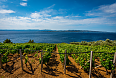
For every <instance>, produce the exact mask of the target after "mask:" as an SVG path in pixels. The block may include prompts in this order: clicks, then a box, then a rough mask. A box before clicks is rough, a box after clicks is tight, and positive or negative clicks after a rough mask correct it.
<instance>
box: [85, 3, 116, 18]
mask: <svg viewBox="0 0 116 78" xmlns="http://www.w3.org/2000/svg"><path fill="white" fill-rule="evenodd" d="M86 15H87V16H102V17H114V16H116V3H114V4H111V5H102V6H99V8H98V9H94V10H91V11H88V13H87V14H86Z"/></svg>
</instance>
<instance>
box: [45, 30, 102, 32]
mask: <svg viewBox="0 0 116 78" xmlns="http://www.w3.org/2000/svg"><path fill="white" fill-rule="evenodd" d="M43 32H101V31H89V30H43Z"/></svg>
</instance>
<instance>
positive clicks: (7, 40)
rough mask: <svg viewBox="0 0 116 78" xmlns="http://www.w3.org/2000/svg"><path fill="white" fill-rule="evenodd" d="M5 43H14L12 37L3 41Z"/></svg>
mask: <svg viewBox="0 0 116 78" xmlns="http://www.w3.org/2000/svg"><path fill="white" fill-rule="evenodd" d="M3 43H12V42H11V40H10V39H6V40H4V41H3Z"/></svg>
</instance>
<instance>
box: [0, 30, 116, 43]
mask: <svg viewBox="0 0 116 78" xmlns="http://www.w3.org/2000/svg"><path fill="white" fill-rule="evenodd" d="M6 39H10V40H11V42H13V43H26V42H28V41H29V40H30V39H31V40H34V42H35V43H70V42H81V41H87V42H90V41H98V40H106V39H110V40H116V32H115V33H114V32H46V31H37V30H33V31H32V30H0V42H3V41H4V40H6Z"/></svg>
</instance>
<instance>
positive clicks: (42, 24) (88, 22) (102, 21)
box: [0, 8, 116, 30]
mask: <svg viewBox="0 0 116 78" xmlns="http://www.w3.org/2000/svg"><path fill="white" fill-rule="evenodd" d="M53 12H54V9H50V8H49V9H44V10H40V12H37V11H36V12H34V13H31V14H30V15H29V16H27V17H21V16H17V17H7V18H5V17H4V18H0V28H1V29H57V30H58V29H71V28H73V29H75V28H81V29H83V28H85V27H87V26H90V27H94V26H95V25H96V26H97V25H116V22H115V21H112V20H109V19H107V18H106V17H104V18H102V17H99V18H98V17H97V18H86V19H77V18H76V17H81V16H78V15H77V16H74V15H69V16H60V15H59V16H58V15H57V14H58V13H57V12H58V11H56V15H55V14H54V13H53ZM90 13H91V14H93V15H94V13H93V10H92V11H90ZM68 17H69V18H68ZM72 18H75V19H72ZM90 27H88V28H90Z"/></svg>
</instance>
